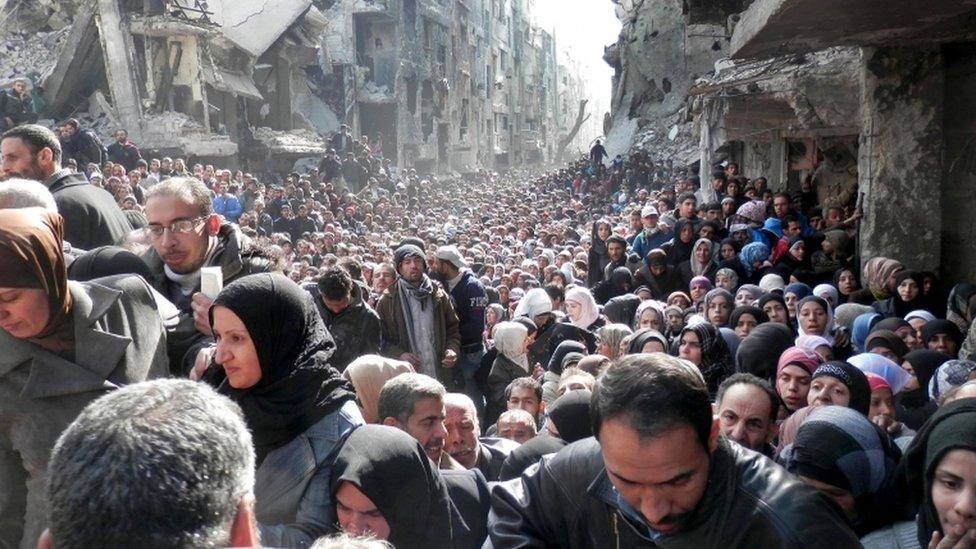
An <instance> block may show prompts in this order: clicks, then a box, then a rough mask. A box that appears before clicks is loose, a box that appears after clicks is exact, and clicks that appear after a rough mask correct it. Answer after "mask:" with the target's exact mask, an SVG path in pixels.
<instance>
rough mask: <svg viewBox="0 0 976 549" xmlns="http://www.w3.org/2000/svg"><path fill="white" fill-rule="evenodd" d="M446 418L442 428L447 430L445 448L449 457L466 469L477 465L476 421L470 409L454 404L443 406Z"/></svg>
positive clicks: (477, 432)
mask: <svg viewBox="0 0 976 549" xmlns="http://www.w3.org/2000/svg"><path fill="white" fill-rule="evenodd" d="M444 410H445V412H446V414H445V415H446V417H445V418H444V428H445V429H446V430H447V436H446V437H445V440H444V442H445V448H446V449H447V453H449V454H451V457H452V458H454V459H455V460H457V462H458V463H460V464H461V465H463V466H464V467H466V468H468V469H473V468H474V467H475V466H477V464H478V436H479V435H480V434H481V433H480V432H479V429H478V419H477V418H476V417H475V416H474V414H472V413H471V409H470V408H467V407H464V406H456V405H454V404H446V405H445V406H444Z"/></svg>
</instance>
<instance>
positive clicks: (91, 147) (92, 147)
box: [61, 129, 107, 169]
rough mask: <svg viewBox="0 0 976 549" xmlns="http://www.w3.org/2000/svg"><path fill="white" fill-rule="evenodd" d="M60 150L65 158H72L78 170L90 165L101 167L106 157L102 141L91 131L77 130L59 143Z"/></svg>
mask: <svg viewBox="0 0 976 549" xmlns="http://www.w3.org/2000/svg"><path fill="white" fill-rule="evenodd" d="M61 149H62V151H63V153H64V157H65V158H73V159H74V160H75V162H77V163H78V168H79V169H84V167H85V166H87V165H88V164H91V163H94V164H98V165H99V166H101V165H102V164H103V163H104V162H105V157H106V155H107V151H106V150H105V146H104V145H103V144H102V140H101V139H99V138H98V136H97V135H95V132H93V131H91V130H82V129H79V130H78V131H77V132H75V134H74V135H72V136H71V137H70V138H68V139H66V140H64V141H63V142H62V143H61Z"/></svg>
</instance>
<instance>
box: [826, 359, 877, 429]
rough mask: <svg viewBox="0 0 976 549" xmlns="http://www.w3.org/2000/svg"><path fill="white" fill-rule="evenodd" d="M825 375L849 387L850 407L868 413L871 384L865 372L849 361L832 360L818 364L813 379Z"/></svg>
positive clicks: (864, 413) (865, 414)
mask: <svg viewBox="0 0 976 549" xmlns="http://www.w3.org/2000/svg"><path fill="white" fill-rule="evenodd" d="M824 376H829V377H832V378H834V379H836V380H838V381H840V382H841V383H843V384H844V386H845V387H847V390H848V391H849V392H850V394H851V399H850V402H849V403H848V404H847V407H848V408H850V409H852V410H856V411H858V412H860V413H861V414H863V415H864V416H867V415H868V411H870V409H871V386H870V385H869V384H868V378H867V376H865V375H864V372H862V371H861V370H859V369H857V367H855V366H854V365H853V364H851V363H849V362H846V361H843V360H831V361H830V362H827V363H824V364H821V365H820V366H818V367H817V369H816V370H815V371H814V372H813V378H812V379H817V378H818V377H824Z"/></svg>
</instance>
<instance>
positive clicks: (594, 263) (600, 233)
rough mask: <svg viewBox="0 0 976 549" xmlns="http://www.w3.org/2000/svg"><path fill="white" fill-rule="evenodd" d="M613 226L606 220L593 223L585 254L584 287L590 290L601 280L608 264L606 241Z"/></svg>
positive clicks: (608, 254)
mask: <svg viewBox="0 0 976 549" xmlns="http://www.w3.org/2000/svg"><path fill="white" fill-rule="evenodd" d="M612 230H613V226H612V225H611V224H610V221H609V220H607V219H600V220H598V221H594V222H593V228H592V231H591V234H590V249H589V251H588V252H587V253H586V285H587V287H590V288H592V287H593V286H595V285H596V283H597V282H599V281H601V280H603V269H604V268H605V267H606V266H607V263H610V252H609V251H607V239H608V238H610V235H611V234H612Z"/></svg>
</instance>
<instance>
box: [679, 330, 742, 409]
mask: <svg viewBox="0 0 976 549" xmlns="http://www.w3.org/2000/svg"><path fill="white" fill-rule="evenodd" d="M678 356H679V357H680V358H683V359H685V360H687V361H689V362H691V363H692V364H694V365H695V366H697V367H698V369H699V370H701V373H702V376H703V377H704V378H705V384H706V385H707V386H708V393H709V394H710V395H712V396H714V395H715V393H717V392H718V386H719V385H720V384H721V383H722V381H724V380H725V378H727V377H728V376H730V375H732V373H733V372H734V371H735V369H734V367H733V365H732V355H731V354H730V353H729V348H728V346H726V344H725V340H724V339H723V338H722V336H721V335H720V334H719V331H718V329H717V328H715V327H714V326H712V325H711V324H698V325H697V326H693V327H687V328H685V329H684V330H682V331H681V336H680V337H679V339H678Z"/></svg>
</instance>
